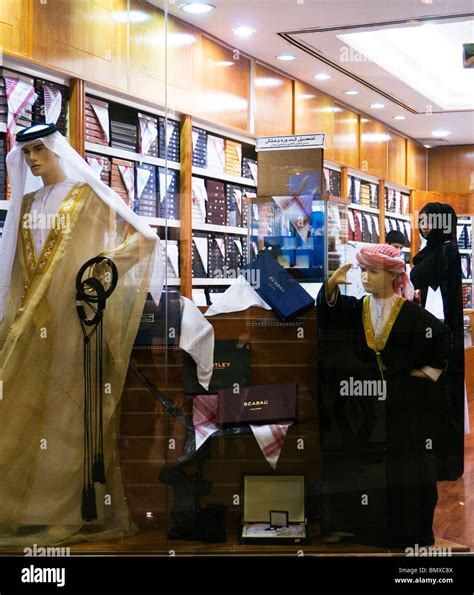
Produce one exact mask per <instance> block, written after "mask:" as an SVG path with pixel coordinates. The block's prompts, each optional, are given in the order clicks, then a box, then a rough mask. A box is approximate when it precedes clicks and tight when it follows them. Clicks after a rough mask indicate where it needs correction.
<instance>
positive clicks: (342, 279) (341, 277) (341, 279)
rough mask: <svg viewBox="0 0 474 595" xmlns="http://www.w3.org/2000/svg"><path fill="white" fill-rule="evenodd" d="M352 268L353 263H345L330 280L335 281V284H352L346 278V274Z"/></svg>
mask: <svg viewBox="0 0 474 595" xmlns="http://www.w3.org/2000/svg"><path fill="white" fill-rule="evenodd" d="M351 268H352V265H351V264H343V265H342V266H341V267H339V268H338V269H337V271H334V273H333V274H332V275H331V276H330V277H329V281H331V282H332V283H334V285H342V284H345V285H351V282H350V281H347V280H346V275H347V273H348V271H350V269H351Z"/></svg>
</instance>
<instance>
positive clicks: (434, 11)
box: [148, 0, 474, 146]
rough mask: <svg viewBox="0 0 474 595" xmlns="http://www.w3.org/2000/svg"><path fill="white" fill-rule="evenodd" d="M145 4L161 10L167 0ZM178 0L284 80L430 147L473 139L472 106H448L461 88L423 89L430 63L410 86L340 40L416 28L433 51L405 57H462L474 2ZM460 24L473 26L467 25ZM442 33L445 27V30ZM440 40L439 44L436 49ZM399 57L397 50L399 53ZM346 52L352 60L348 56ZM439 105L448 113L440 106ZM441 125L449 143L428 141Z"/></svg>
mask: <svg viewBox="0 0 474 595" xmlns="http://www.w3.org/2000/svg"><path fill="white" fill-rule="evenodd" d="M148 1H149V3H150V4H154V5H155V6H158V7H159V8H161V9H164V8H165V0H148ZM183 1H184V0H174V2H172V0H168V11H169V13H170V14H172V15H173V16H176V17H177V18H179V19H181V20H183V21H186V22H188V23H190V24H192V25H194V26H196V27H198V28H200V29H201V30H203V31H205V32H207V33H209V34H211V35H212V36H214V37H216V38H217V39H219V40H221V41H223V42H225V43H226V44H227V45H229V46H231V47H233V48H236V49H239V50H240V51H242V52H244V53H246V54H248V55H250V56H253V57H254V58H257V59H258V60H261V61H262V62H265V63H267V64H269V65H272V66H274V67H275V68H277V69H278V70H280V71H282V72H286V73H287V74H288V75H289V76H290V77H293V78H297V79H300V80H303V81H305V82H307V83H309V84H310V85H313V86H315V87H317V88H319V89H321V90H322V91H324V92H326V93H328V94H329V95H332V96H333V97H334V98H336V100H338V101H340V102H341V103H344V104H346V105H348V106H350V107H352V108H354V109H356V110H357V111H359V112H361V113H365V114H368V115H369V116H371V117H374V118H377V119H378V120H381V121H382V122H384V123H385V124H387V125H388V126H390V127H391V128H393V129H394V130H399V131H400V132H402V133H403V134H405V135H407V136H410V137H412V138H415V139H419V140H421V139H430V141H429V144H430V145H433V146H436V145H448V144H450V145H456V144H474V111H473V109H463V110H462V111H459V110H453V109H452V106H451V107H450V104H452V101H454V100H455V99H456V98H457V97H458V96H460V95H461V92H460V91H461V90H460V89H456V90H455V92H453V94H452V97H451V96H448V97H446V92H445V95H444V99H445V101H444V102H443V101H439V103H436V102H435V101H433V99H436V97H434V96H433V93H428V92H424V89H423V87H422V84H421V83H422V78H423V77H424V79H426V80H427V79H428V78H430V79H431V80H433V77H434V75H433V72H429V69H428V68H426V69H423V70H421V68H422V67H419V68H420V74H422V75H423V77H422V76H420V81H419V84H417V85H415V84H414V82H413V80H411V81H410V80H409V79H408V78H407V79H406V80H407V81H409V82H410V83H411V84H407V82H404V81H403V80H401V77H400V75H399V74H397V73H396V72H395V70H393V69H391V72H389V71H388V70H386V69H384V68H382V67H381V66H380V65H379V64H380V63H381V61H380V60H377V62H378V63H379V64H377V63H376V62H375V61H365V60H363V61H357V56H356V55H354V53H352V54H351V50H350V49H349V48H350V46H349V45H348V44H347V43H346V42H345V41H343V40H342V39H341V37H340V36H341V35H344V34H351V33H359V32H364V31H380V30H384V29H385V32H386V33H387V31H386V30H387V29H393V28H402V27H404V28H406V27H413V28H418V27H419V28H420V29H419V31H420V32H421V33H422V34H423V35H421V33H420V40H424V41H426V40H427V39H428V42H429V41H432V43H433V49H432V51H430V48H428V50H427V48H426V47H425V46H426V43H420V54H418V53H417V55H416V56H415V55H413V54H414V51H413V50H411V52H408V50H407V53H408V55H409V57H410V58H413V60H414V59H415V58H417V57H419V58H420V59H423V57H426V56H428V57H429V56H430V55H432V56H433V57H436V55H438V60H439V56H451V55H452V56H453V57H454V56H456V43H458V45H459V60H460V61H461V60H462V44H463V43H467V42H471V43H472V42H474V36H472V37H473V38H464V37H465V36H466V35H467V34H468V33H467V32H469V31H472V30H473V29H472V22H474V0H431V3H427V2H429V0H424V1H423V0H212V2H213V4H214V5H215V6H216V9H215V10H213V11H212V12H211V13H208V14H204V15H191V14H188V13H185V12H183V11H182V10H180V8H179V6H180V5H181V3H182V2H183ZM429 17H431V18H429ZM440 17H445V18H440ZM446 17H448V18H446ZM400 21H403V22H400ZM456 21H459V30H457V29H456V30H455V31H454V32H453V26H452V23H453V22H456ZM466 22H471V23H470V24H468V25H466ZM445 23H451V25H450V27H449V34H447V33H446V35H444V34H443V28H442V27H437V28H436V29H435V28H433V27H432V28H431V34H429V35H428V36H427V35H426V32H427V31H430V28H429V27H428V28H426V26H427V25H430V24H432V25H433V24H434V25H440V24H445ZM240 25H246V26H249V27H252V28H253V29H255V30H256V33H255V35H253V36H252V37H250V38H246V39H242V38H238V37H236V36H235V35H234V34H233V32H232V29H234V28H236V27H238V26H240ZM444 30H445V31H446V32H447V31H448V28H445V29H444ZM381 37H382V36H381ZM412 37H413V36H412ZM442 44H445V45H444V46H443V47H442V50H443V51H442V52H441V53H440V51H439V48H440V45H442ZM344 47H346V48H347V49H343V48H344ZM415 47H416V46H415ZM353 49H354V48H352V52H353ZM435 50H436V51H435ZM282 53H291V54H293V55H294V56H296V58H297V59H296V60H294V61H292V62H282V61H280V60H278V59H277V58H276V56H277V55H279V54H282ZM423 54H424V56H423ZM399 55H402V54H401V53H400V52H399ZM348 57H349V59H350V61H347V60H348ZM354 58H355V59H354ZM405 59H406V60H407V56H405ZM446 60H447V61H448V58H446ZM431 63H433V60H432V62H431ZM412 66H413V64H412ZM415 68H416V66H415ZM453 68H454V66H453ZM440 69H441V68H440ZM443 69H445V70H446V69H448V70H449V61H448V63H447V64H446V63H444V64H443ZM432 70H433V69H432ZM322 71H323V72H327V73H328V74H331V76H332V78H331V79H329V80H326V81H316V80H314V78H313V77H314V75H315V74H316V73H318V72H322ZM434 72H436V68H435V69H434ZM459 76H461V77H463V79H462V80H463V81H464V83H466V81H468V82H469V81H470V79H471V78H472V79H473V80H474V69H472V70H465V71H464V73H461V74H460V75H459ZM438 80H439V79H438ZM455 80H456V79H453V82H449V81H446V86H447V89H448V93H449V85H451V86H452V85H453V84H455ZM457 80H461V79H457ZM414 86H416V87H417V88H416V89H415V88H414ZM347 89H357V90H358V91H359V95H353V96H348V95H345V94H344V91H345V90H347ZM463 91H464V93H463V95H462V96H463V98H464V99H466V89H464V90H463ZM473 92H474V89H473ZM439 96H440V95H438V97H439ZM467 96H468V101H467V104H468V105H471V106H472V105H473V103H474V96H473V97H469V88H468V90H467ZM450 100H452V101H450ZM375 102H379V103H383V104H384V105H385V108H384V109H379V110H373V109H371V108H370V104H372V103H375ZM441 103H442V104H443V105H445V106H447V107H449V110H450V111H448V110H446V109H443V107H441ZM465 104H466V101H465ZM396 115H404V116H406V119H405V120H400V121H398V120H393V117H394V116H396ZM441 129H442V130H449V131H450V134H449V136H448V137H447V140H446V141H433V140H431V131H432V130H441ZM315 132H317V131H315ZM425 142H428V141H425Z"/></svg>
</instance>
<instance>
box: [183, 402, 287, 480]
mask: <svg viewBox="0 0 474 595" xmlns="http://www.w3.org/2000/svg"><path fill="white" fill-rule="evenodd" d="M217 402H218V395H196V396H195V397H194V398H193V424H194V431H195V435H196V450H198V449H199V448H201V446H202V445H203V444H204V442H206V440H207V439H208V438H209V437H210V436H212V435H213V434H215V433H216V432H218V431H219V427H218V426H217V425H216V419H217ZM291 424H292V422H288V423H286V424H272V425H255V424H254V425H252V424H250V427H251V428H252V432H253V435H254V436H255V439H256V440H257V443H258V445H259V447H260V450H261V451H262V453H263V456H264V457H265V458H266V459H267V461H268V462H269V463H270V465H271V466H272V467H273V469H276V466H277V462H278V459H279V457H280V453H281V449H282V448H283V443H284V441H285V436H286V433H287V431H288V428H289V427H290V426H291Z"/></svg>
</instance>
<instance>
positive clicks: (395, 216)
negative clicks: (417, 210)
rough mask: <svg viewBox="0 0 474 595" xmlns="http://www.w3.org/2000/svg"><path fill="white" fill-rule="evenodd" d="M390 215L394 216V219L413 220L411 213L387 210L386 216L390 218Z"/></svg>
mask: <svg viewBox="0 0 474 595" xmlns="http://www.w3.org/2000/svg"><path fill="white" fill-rule="evenodd" d="M389 217H393V218H394V219H401V220H402V221H408V223H410V222H411V217H410V215H401V214H400V213H391V212H390V211H385V218H386V219H388V218H389Z"/></svg>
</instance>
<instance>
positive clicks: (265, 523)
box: [239, 475, 309, 545]
mask: <svg viewBox="0 0 474 595" xmlns="http://www.w3.org/2000/svg"><path fill="white" fill-rule="evenodd" d="M239 541H240V543H243V544H246V543H252V544H256V543H259V544H262V545H268V544H274V545H275V544H280V545H291V544H307V543H309V538H308V536H307V534H306V516H305V490H304V476H303V475H244V476H243V477H242V535H241V537H240V540H239Z"/></svg>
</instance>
